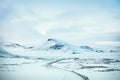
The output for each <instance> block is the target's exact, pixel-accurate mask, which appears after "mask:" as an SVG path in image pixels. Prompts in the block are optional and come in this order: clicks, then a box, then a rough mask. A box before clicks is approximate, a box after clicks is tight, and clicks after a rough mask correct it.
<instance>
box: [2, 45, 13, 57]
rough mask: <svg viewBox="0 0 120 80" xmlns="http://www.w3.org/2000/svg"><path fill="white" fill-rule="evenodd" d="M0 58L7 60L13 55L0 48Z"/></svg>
mask: <svg viewBox="0 0 120 80" xmlns="http://www.w3.org/2000/svg"><path fill="white" fill-rule="evenodd" d="M0 57H4V58H8V57H14V55H13V54H11V53H9V52H7V51H6V50H5V49H3V48H1V47H0Z"/></svg>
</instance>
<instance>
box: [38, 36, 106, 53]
mask: <svg viewBox="0 0 120 80" xmlns="http://www.w3.org/2000/svg"><path fill="white" fill-rule="evenodd" d="M36 49H37V50H44V51H46V50H47V51H63V52H68V53H72V54H78V53H83V52H97V53H103V52H105V51H104V50H101V49H96V48H92V47H89V46H75V45H71V44H68V43H66V42H64V41H61V40H57V39H54V38H50V39H48V40H47V41H46V42H45V43H44V44H43V45H41V46H39V47H38V48H36Z"/></svg>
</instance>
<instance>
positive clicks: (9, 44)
mask: <svg viewBox="0 0 120 80" xmlns="http://www.w3.org/2000/svg"><path fill="white" fill-rule="evenodd" d="M0 46H1V47H3V48H5V47H7V48H24V49H31V48H33V47H27V46H23V45H20V44H18V43H12V42H8V41H0Z"/></svg>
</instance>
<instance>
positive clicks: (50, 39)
mask: <svg viewBox="0 0 120 80" xmlns="http://www.w3.org/2000/svg"><path fill="white" fill-rule="evenodd" d="M47 41H53V42H57V40H56V39H54V38H49V39H48V40H47Z"/></svg>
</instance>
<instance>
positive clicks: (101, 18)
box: [0, 0, 120, 44]
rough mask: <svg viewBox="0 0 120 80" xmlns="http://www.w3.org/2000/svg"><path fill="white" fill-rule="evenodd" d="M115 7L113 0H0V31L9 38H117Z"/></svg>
mask: <svg viewBox="0 0 120 80" xmlns="http://www.w3.org/2000/svg"><path fill="white" fill-rule="evenodd" d="M119 7H120V6H119V5H118V2H117V1H114V0H111V1H96V0H95V1H94V0H93V1H88V0H86V1H83V0H80V1H71V0H70V1H64V0H60V1H59V0H58V1H49V0H45V1H41V0H36V1H31V0H30V1H23V0H21V1H17V0H15V1H13V2H11V1H9V0H3V1H1V4H0V11H1V13H0V26H1V27H0V34H1V36H3V37H7V39H11V40H18V39H19V40H20V39H24V38H25V39H24V40H26V39H27V38H28V39H31V41H33V40H32V39H33V38H35V39H37V38H38V39H41V40H42V39H43V38H49V37H54V38H58V39H63V40H65V41H67V42H72V43H73V44H80V43H83V42H99V41H120V40H119V38H118V37H119V36H118V34H117V33H116V32H119V31H120V27H119V25H120V18H119V13H120V10H119ZM21 35H24V36H21ZM101 35H103V36H101ZM99 37H100V39H98V38H99ZM38 39H37V40H38Z"/></svg>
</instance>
